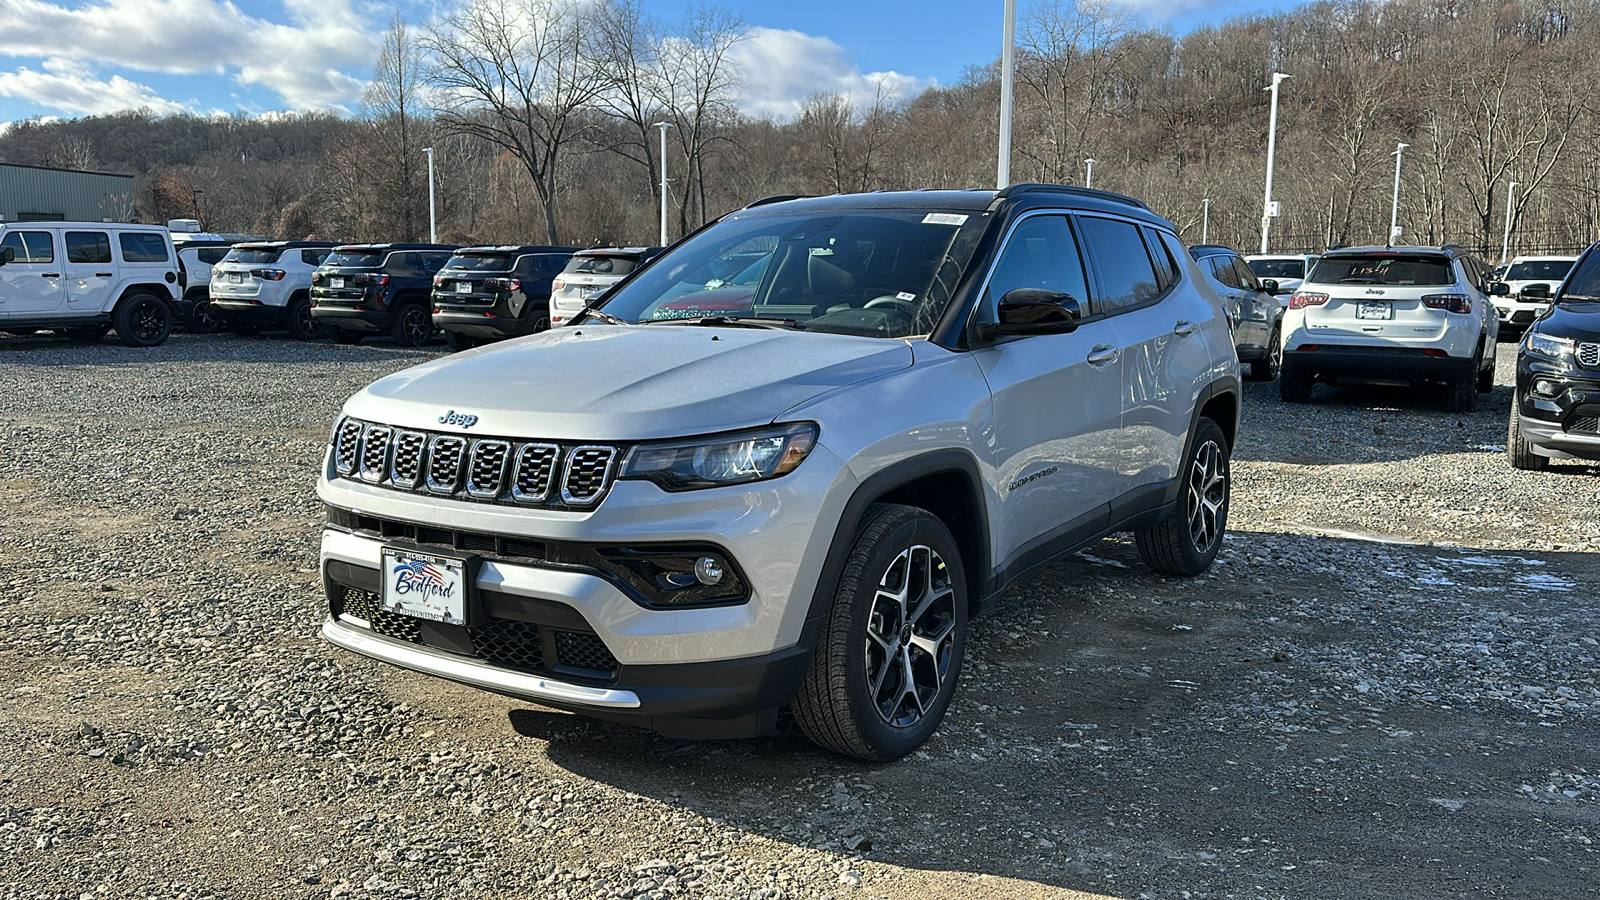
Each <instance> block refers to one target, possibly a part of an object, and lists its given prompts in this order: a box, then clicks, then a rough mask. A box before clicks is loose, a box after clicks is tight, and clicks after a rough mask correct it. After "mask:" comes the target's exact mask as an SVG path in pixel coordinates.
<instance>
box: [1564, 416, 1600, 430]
mask: <svg viewBox="0 0 1600 900" xmlns="http://www.w3.org/2000/svg"><path fill="white" fill-rule="evenodd" d="M1567 433H1568V434H1600V416H1573V417H1572V418H1570V419H1568V420H1567Z"/></svg>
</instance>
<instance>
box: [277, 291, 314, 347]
mask: <svg viewBox="0 0 1600 900" xmlns="http://www.w3.org/2000/svg"><path fill="white" fill-rule="evenodd" d="M284 325H285V327H287V328H288V330H289V335H290V336H291V337H293V338H294V339H295V340H297V341H309V340H314V339H316V338H318V337H320V336H321V335H322V323H321V322H318V321H317V320H316V319H314V318H312V317H311V298H310V297H308V296H306V295H305V294H296V295H295V296H294V297H293V298H291V299H290V300H289V309H288V310H287V311H286V318H285V320H284Z"/></svg>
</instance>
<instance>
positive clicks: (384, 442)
mask: <svg viewBox="0 0 1600 900" xmlns="http://www.w3.org/2000/svg"><path fill="white" fill-rule="evenodd" d="M393 436H394V430H393V429H392V428H389V427H388V426H387V425H368V426H367V427H366V429H365V430H364V431H362V433H361V480H362V481H370V482H372V483H373V484H376V483H378V482H380V481H382V480H383V476H384V475H385V474H387V473H388V471H389V439H390V438H391V437H393Z"/></svg>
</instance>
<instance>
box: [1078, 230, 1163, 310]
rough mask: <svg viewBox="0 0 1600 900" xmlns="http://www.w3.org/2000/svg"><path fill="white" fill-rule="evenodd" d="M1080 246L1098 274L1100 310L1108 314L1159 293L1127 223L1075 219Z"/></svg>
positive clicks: (1136, 235)
mask: <svg viewBox="0 0 1600 900" xmlns="http://www.w3.org/2000/svg"><path fill="white" fill-rule="evenodd" d="M1078 225H1079V227H1080V229H1081V230H1082V234H1083V243H1084V248H1085V249H1086V250H1088V253H1089V257H1090V258H1091V259H1093V260H1094V265H1095V271H1096V272H1098V273H1099V275H1100V290H1101V296H1100V305H1101V308H1102V309H1101V311H1103V312H1107V313H1111V312H1115V311H1117V310H1119V309H1122V308H1123V307H1127V306H1136V305H1138V304H1140V303H1145V302H1147V301H1150V300H1154V299H1155V298H1156V296H1157V295H1159V294H1160V293H1161V288H1160V287H1159V286H1158V285H1157V283H1156V270H1155V268H1154V267H1153V266H1152V265H1151V264H1150V254H1149V253H1148V252H1147V251H1146V250H1145V248H1144V241H1143V240H1142V239H1141V238H1140V237H1139V229H1138V228H1137V227H1135V226H1134V225H1133V224H1132V223H1130V222H1123V221H1119V220H1117V219H1102V218H1099V217H1098V216H1084V217H1082V218H1080V219H1079V220H1078Z"/></svg>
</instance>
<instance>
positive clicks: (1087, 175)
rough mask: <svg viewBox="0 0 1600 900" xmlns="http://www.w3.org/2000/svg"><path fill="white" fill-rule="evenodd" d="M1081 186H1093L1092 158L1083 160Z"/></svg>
mask: <svg viewBox="0 0 1600 900" xmlns="http://www.w3.org/2000/svg"><path fill="white" fill-rule="evenodd" d="M1083 186H1084V187H1087V188H1092V187H1094V160H1092V159H1086V160H1084V161H1083Z"/></svg>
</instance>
